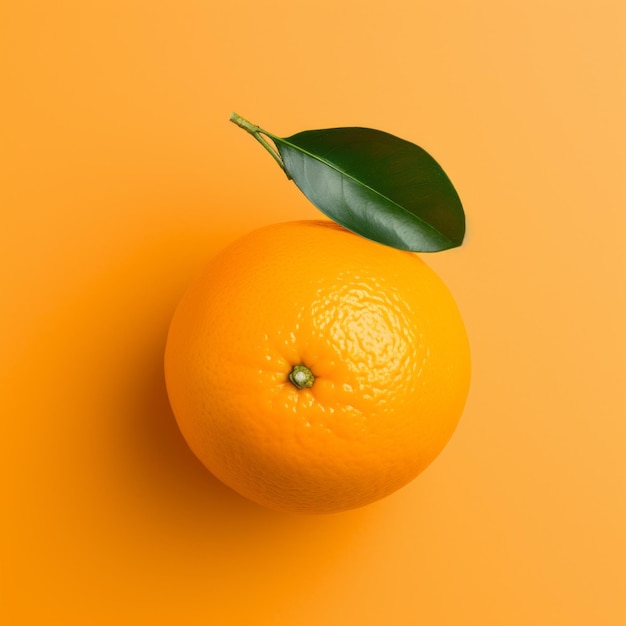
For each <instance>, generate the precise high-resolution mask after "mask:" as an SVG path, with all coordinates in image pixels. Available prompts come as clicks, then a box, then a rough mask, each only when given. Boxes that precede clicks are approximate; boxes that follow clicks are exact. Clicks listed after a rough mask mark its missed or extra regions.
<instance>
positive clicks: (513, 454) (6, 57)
mask: <svg viewBox="0 0 626 626" xmlns="http://www.w3.org/2000/svg"><path fill="white" fill-rule="evenodd" d="M624 7H626V5H624V3H623V2H622V1H621V0H614V1H613V2H611V1H609V0H599V1H598V2H596V3H593V4H590V3H589V2H582V1H576V0H573V1H572V0H541V1H539V0H531V1H528V0H525V1H522V0H519V1H518V0H515V1H514V2H504V3H502V2H499V1H497V0H487V1H483V2H470V1H469V0H441V1H440V2H425V1H423V0H389V1H387V2H373V1H371V2H368V1H367V0H366V1H365V2H363V1H362V0H359V1H358V2H357V1H356V0H348V1H345V2H342V3H337V2H335V1H334V0H332V1H331V0H318V1H317V2H315V3H297V2H287V1H286V0H269V1H268V2H267V3H265V4H262V3H257V2H252V1H251V0H239V2H237V3H235V4H234V5H232V4H228V3H223V2H222V3H217V2H210V1H208V2H200V1H197V0H176V1H174V0H152V1H150V2H148V1H147V0H132V1H130V2H126V1H122V0H114V1H107V2H104V1H102V2H100V1H87V2H84V1H79V0H74V1H72V0H59V1H55V2H45V1H43V0H41V1H39V2H38V1H36V0H31V1H29V0H25V1H24V2H13V3H8V2H5V3H3V6H2V8H0V59H1V61H0V62H1V64H2V66H1V68H0V75H1V76H2V91H3V95H2V97H1V98H0V109H1V115H0V160H1V163H0V211H1V222H0V224H1V225H0V261H1V263H0V277H1V278H0V280H1V287H2V290H1V296H0V297H1V307H0V315H1V325H0V333H1V336H0V384H1V385H2V389H1V405H0V406H1V410H2V413H1V416H2V422H1V423H2V437H1V446H2V454H1V456H0V458H1V462H2V465H3V467H2V485H3V487H2V515H1V521H0V523H1V524H2V526H3V528H2V563H1V564H0V568H1V576H2V584H1V593H2V603H1V608H0V611H1V612H2V614H1V615H0V621H2V622H3V623H6V624H7V625H9V624H10V625H11V626H13V625H19V624H35V625H40V624H57V623H58V624H64V625H67V626H73V625H79V624H80V625H83V624H94V625H96V624H107V625H108V624H133V625H134V624H151V625H160V624H185V625H195V624H220V625H222V624H223V625H231V624H232V625H239V624H242V625H243V624H245V625H248V624H250V625H255V626H319V625H320V624H324V625H325V626H346V625H352V624H354V625H357V624H358V625H359V626H380V625H381V624H393V625H394V626H413V625H428V626H438V625H451V626H452V625H454V626H458V625H459V624H477V625H481V626H488V625H494V626H495V625H497V626H500V625H507V626H515V625H524V626H527V625H528V624H540V625H550V626H552V625H555V624H567V625H568V626H571V625H574V624H580V625H589V624H594V625H595V624H601V625H604V626H606V625H616V626H617V625H618V624H620V625H621V624H623V623H624V622H625V621H626V610H625V604H624V597H625V592H626V575H625V574H626V572H625V563H626V550H625V530H624V529H625V528H626V498H625V492H626V484H625V478H624V477H625V474H626V473H625V469H626V468H625V466H624V457H625V452H626V445H625V442H626V432H625V427H624V417H625V414H626V411H625V409H626V401H625V400H626V398H625V391H624V387H625V385H624V379H625V373H626V366H625V358H624V355H625V354H626V341H625V339H626V337H625V330H624V319H626V310H625V309H626V307H625V289H624V284H625V280H624V279H625V271H624V270H625V265H626V264H625V257H624V254H623V252H622V250H623V244H622V241H621V240H622V236H623V233H624V227H625V226H626V223H625V222H626V220H625V217H624V213H625V211H624V207H625V205H626V194H625V191H624V176H625V174H626V162H625V159H624V145H625V143H626V137H625V133H624V130H625V126H624V111H626V97H625V91H626V86H625V82H626V80H625V77H626V72H625V69H624V68H625V67H626V55H625V51H626V50H625V45H624V43H623V42H624V37H623V34H624V32H625V31H626V8H624ZM233 110H236V111H237V112H238V113H240V114H242V115H244V116H245V117H247V118H248V119H250V120H251V121H253V122H256V123H258V124H260V125H261V126H263V127H265V128H267V129H268V130H271V131H273V132H275V133H277V134H279V135H290V134H293V133H295V132H297V131H300V130H305V129H312V128H324V127H329V126H341V125H362V126H370V127H374V128H380V129H382V130H386V131H389V132H391V133H394V134H397V135H399V136H401V137H404V138H406V139H409V140H412V141H414V142H416V143H418V144H420V145H421V146H423V147H424V148H426V149H427V150H428V151H429V152H431V153H432V154H433V155H434V156H435V158H437V159H438V160H439V161H440V163H441V164H442V165H443V166H444V169H446V171H447V172H448V174H449V175H450V177H451V179H452V180H453V181H454V183H455V185H456V187H457V189H458V191H459V193H460V195H461V197H462V199H463V201H464V204H465V208H466V212H467V216H468V224H469V227H468V236H467V240H466V244H465V245H464V246H463V247H462V248H460V249H457V250H454V251H449V252H444V253H439V254H435V255H431V256H428V257H427V261H428V262H430V263H431V265H432V266H433V267H434V268H435V269H436V270H437V271H438V272H439V273H440V275H441V276H442V277H443V279H444V280H445V281H446V283H447V284H448V285H449V287H450V288H451V290H452V291H453V293H454V294H455V296H456V298H457V301H458V303H459V306H460V308H461V310H462V312H463V315H464V317H465V319H466V322H467V327H468V330H469V334H470V337H471V343H472V349H473V359H474V377H473V382H472V391H471V395H470V398H469V401H468V405H467V409H466V411H465V414H464V417H463V419H462V422H461V424H460V426H459V428H458V430H457V432H456V434H455V436H454V438H453V440H452V441H451V443H450V444H449V445H448V447H447V448H446V449H445V451H444V452H443V454H442V455H441V456H440V457H439V458H438V459H437V460H436V461H435V463H434V464H433V465H432V466H431V467H430V468H429V469H428V470H427V471H426V472H425V473H424V474H423V475H422V476H421V477H420V478H418V479H417V480H416V481H415V482H414V483H412V484H411V485H410V486H408V487H407V488H405V489H403V490H401V491H400V492H398V493H396V494H395V495H393V496H392V497H390V498H388V499H386V500H384V501H382V502H379V503H377V504H374V505H372V506H370V507H367V508H365V509H361V510H357V511H352V512H349V513H344V514H340V515H334V516H322V517H303V516H289V515H282V514H278V513H272V512H269V511H266V510H263V509H261V508H259V507H257V506H255V505H253V504H251V503H248V502H247V501H245V500H243V499H242V498H240V497H239V496H237V495H235V494H234V493H232V492H231V491H229V490H228V489H227V488H225V487H223V486H221V485H220V484H219V483H218V482H217V481H216V480H214V479H213V478H212V477H211V476H210V475H209V474H208V473H207V472H206V471H205V470H204V469H203V468H202V466H201V465H200V464H199V462H197V461H196V460H195V458H194V457H193V456H192V454H191V453H190V452H189V451H188V449H187V448H186V446H185V444H184V442H183V440H182V438H181V436H180V435H179V433H178V431H177V428H176V426H175V423H174V421H173V417H172V414H171V412H170V409H169V407H168V402H167V398H166V394H165V391H164V384H163V374H162V353H163V346H164V340H165V335H166V331H167V326H168V321H169V319H170V316H171V314H172V312H173V309H174V307H175V305H176V303H177V301H178V299H179V297H180V296H181V294H182V292H183V291H184V289H185V287H186V285H187V284H188V283H189V281H190V280H191V279H192V277H193V276H194V275H195V274H196V273H197V272H198V270H199V269H200V268H201V267H202V265H203V264H204V263H205V262H206V261H207V260H208V259H209V258H210V257H211V256H212V255H213V254H214V252H215V251H216V250H217V249H218V248H219V247H220V246H222V245H224V244H225V243H227V242H229V241H230V240H232V239H233V238H234V237H237V236H238V235H240V234H242V233H244V232H246V231H248V230H250V229H252V228H255V227H257V226H261V225H264V224H267V223H270V222H276V221H282V220H290V219H306V218H314V217H317V215H318V213H317V211H316V210H315V209H314V208H313V207H312V206H311V205H310V204H309V203H308V201H307V200H306V199H305V198H304V197H303V196H301V195H300V194H299V192H298V191H297V189H296V188H295V187H294V186H293V185H292V184H291V183H289V182H287V181H286V180H285V178H284V177H283V176H282V174H281V172H280V171H279V170H278V168H277V167H276V165H275V164H274V163H273V162H272V160H271V159H270V158H269V156H267V155H266V154H265V153H264V152H263V150H262V149H261V148H260V147H259V146H258V145H257V144H256V143H255V142H254V141H253V140H252V139H251V138H250V137H249V136H247V135H246V134H245V133H244V132H243V131H241V130H240V129H237V128H236V127H235V126H233V125H232V124H229V123H228V117H229V115H230V113H231V111H233Z"/></svg>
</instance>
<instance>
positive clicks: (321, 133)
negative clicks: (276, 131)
mask: <svg viewBox="0 0 626 626" xmlns="http://www.w3.org/2000/svg"><path fill="white" fill-rule="evenodd" d="M237 117H238V116H237ZM231 119H233V118H231ZM239 119H241V118H239ZM233 121H235V123H238V124H239V125H240V126H242V127H243V128H245V129H246V130H248V132H251V134H253V135H254V136H255V137H256V138H257V139H258V140H259V141H261V143H263V144H264V145H265V147H266V148H267V149H268V150H269V151H270V152H273V151H272V149H271V146H269V144H268V143H267V141H265V139H264V138H263V137H260V135H261V134H263V135H266V136H267V137H269V138H271V139H272V141H273V142H274V144H275V145H276V148H277V149H278V153H279V157H280V158H278V155H276V153H275V152H274V153H273V156H274V158H275V159H276V160H277V161H278V163H279V164H281V162H282V166H283V169H284V170H285V172H286V173H287V175H288V177H290V178H292V179H293V181H294V182H295V184H296V185H297V186H298V187H299V188H300V190H301V191H302V192H303V193H304V195H305V196H306V197H307V198H308V199H309V200H310V201H311V202H312V203H313V204H314V205H315V206H316V207H317V208H318V209H320V211H322V212H323V213H325V214H326V215H327V216H328V217H330V218H331V219H333V220H334V221H336V222H337V223H339V224H341V225H342V226H344V227H345V228H347V229H349V230H351V231H353V232H355V233H357V234H359V235H362V236H364V237H367V238H368V239H372V240H374V241H377V242H380V243H383V244H386V245H389V246H393V247H395V248H399V249H401V250H412V251H414V252H436V251H438V250H445V249H448V248H453V247H456V246H459V245H461V243H462V241H463V237H464V234H465V215H464V212H463V207H462V205H461V201H460V199H459V196H458V195H457V193H456V191H455V189H454V187H453V185H452V183H451V182H450V180H449V179H448V177H447V176H446V174H445V172H444V171H443V169H442V168H441V167H440V166H439V165H438V163H437V162H436V161H435V160H434V159H433V158H432V157H431V156H430V155H429V154H428V153H427V152H426V151H425V150H423V149H422V148H420V147H419V146H416V145H415V144H413V143H410V142H408V141H405V140H404V139H400V138H398V137H395V136H394V135H390V134H389V133H385V132H382V131H379V130H373V129H370V128H331V129H326V130H312V131H304V132H301V133H298V134H296V135H293V136H291V137H286V138H281V137H276V136H275V135H272V134H271V133H268V132H266V131H263V130H261V129H260V128H259V127H256V126H253V125H251V124H249V123H248V122H245V120H242V121H243V122H245V123H246V124H247V125H248V127H246V125H244V124H241V123H239V122H238V121H237V120H235V119H233Z"/></svg>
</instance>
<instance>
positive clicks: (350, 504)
mask: <svg viewBox="0 0 626 626" xmlns="http://www.w3.org/2000/svg"><path fill="white" fill-rule="evenodd" d="M297 364H304V365H306V366H307V367H308V368H309V369H310V370H311V371H312V373H313V374H314V376H315V381H314V383H313V386H312V387H311V388H310V389H298V388H296V387H295V386H294V385H293V384H292V383H291V382H290V381H289V380H288V375H289V373H290V372H291V369H292V367H293V366H294V365H297ZM165 373H166V381H167V389H168V394H169V398H170V402H171V405H172V408H173V411H174V414H175V416H176V419H177V422H178V424H179V427H180V429H181V431H182V433H183V435H184V437H185V439H186V440H187V443H188V444H189V446H190V447H191V449H192V450H193V451H194V453H195V454H196V455H197V456H198V458H199V459H200V460H201V461H202V462H203V463H204V465H206V467H207V468H208V469H209V470H210V471H211V472H212V473H213V474H214V475H215V476H216V477H217V478H219V479H220V480H222V481H223V482H224V483H226V484H227V485H229V486H230V487H232V488H233V489H235V490H236V491H238V492H239V493H240V494H242V495H244V496H246V497H247V498H249V499H251V500H253V501H255V502H257V503H259V504H262V505H264V506H267V507H269V508H273V509H277V510H282V511H294V512H303V513H331V512H337V511H342V510H346V509H351V508H355V507H359V506H363V505H366V504H368V503H371V502H373V501H375V500H378V499H380V498H382V497H384V496H386V495H388V494H390V493H392V492H393V491H395V490H397V489H398V488H400V487H402V486H403V485H405V484H407V483H408V482H409V481H411V480H412V479H413V478H414V477H415V476H417V475H418V474H419V473H420V472H421V471H422V470H423V469H424V468H425V467H426V466H427V465H428V464H429V463H430V462H431V461H432V460H433V459H434V458H435V457H436V456H437V454H438V453H439V452H440V451H441V449H442V448H443V447H444V445H445V444H446V442H447V441H448V439H449V438H450V436H451V435H452V433H453V431H454V429H455V427H456V424H457V422H458V419H459V417H460V415H461V413H462V410H463V407H464V404H465V400H466V397H467V393H468V388H469V380H470V354H469V346H468V342H467V336H466V332H465V328H464V326H463V322H462V320H461V317H460V315H459V312H458V309H457V307H456V305H455V303H454V301H453V299H452V297H451V295H450V293H449V291H448V290H447V288H446V287H445V285H444V284H443V283H442V281H441V280H440V279H439V278H438V276H437V275H436V274H435V273H434V272H433V271H432V270H431V269H430V268H428V266H427V265H426V264H425V263H424V262H423V261H422V260H421V259H420V258H419V257H418V256H417V255H416V254H414V253H409V252H402V251H399V250H396V249H392V248H389V247H386V246H383V245H381V244H377V243H374V242H372V241H369V240H367V239H364V238H362V237H359V236H357V235H354V234H353V233H350V232H348V231H347V230H345V229H343V228H341V227H340V226H338V225H336V224H335V223H333V222H326V221H308V222H290V223H285V224H277V225H273V226H269V227H266V228H262V229H260V230H257V231H255V232H253V233H250V234H249V235H247V236H244V237H243V238H241V239H239V240H238V241H236V242H235V243H233V244H232V245H231V246H229V247H228V248H227V249H226V250H224V251H222V253H220V254H219V255H218V256H217V257H216V258H215V259H214V260H213V261H212V263H211V264H210V265H209V266H208V267H207V269H206V271H205V272H204V273H203V274H202V275H201V276H200V278H199V279H198V280H197V281H196V282H195V283H194V284H193V285H192V286H191V287H190V289H189V290H188V292H187V293H186V294H185V296H184V297H183V299H182V300H181V302H180V305H179V307H178V309H177V310H176V312H175V315H174V317H173V319H172V323H171V327H170V331H169V336H168V341H167V347H166V353H165Z"/></svg>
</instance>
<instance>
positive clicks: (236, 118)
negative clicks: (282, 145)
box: [230, 113, 291, 180]
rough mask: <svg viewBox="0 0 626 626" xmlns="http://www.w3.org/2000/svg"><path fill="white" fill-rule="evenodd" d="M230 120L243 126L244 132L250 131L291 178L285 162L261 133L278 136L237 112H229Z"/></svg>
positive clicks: (272, 136)
mask: <svg viewBox="0 0 626 626" xmlns="http://www.w3.org/2000/svg"><path fill="white" fill-rule="evenodd" d="M230 121H231V122H232V123H233V124H236V125H237V126H239V128H243V129H244V130H245V131H246V132H248V133H250V134H251V135H252V136H253V137H254V138H255V139H256V140H257V141H258V142H259V143H260V144H261V145H262V146H263V147H264V148H265V149H266V150H267V151H268V152H269V153H270V154H271V155H272V158H273V159H274V161H276V163H278V165H279V166H280V169H281V170H283V172H285V174H286V175H287V178H289V179H290V180H291V176H289V172H287V169H286V168H285V164H284V163H283V160H282V159H281V157H280V153H279V152H278V150H277V149H276V148H275V147H274V146H272V145H271V144H270V143H269V142H268V141H267V140H266V139H265V137H264V136H263V135H265V136H267V137H269V138H270V139H272V140H276V139H278V137H276V136H275V135H272V133H268V132H267V131H266V130H263V129H262V128H260V127H259V126H257V125H256V124H252V123H251V122H249V121H248V120H246V119H244V118H243V117H241V115H237V113H232V114H231V116H230Z"/></svg>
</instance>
